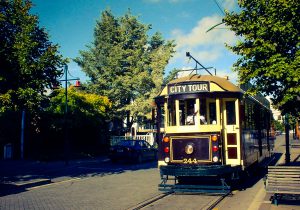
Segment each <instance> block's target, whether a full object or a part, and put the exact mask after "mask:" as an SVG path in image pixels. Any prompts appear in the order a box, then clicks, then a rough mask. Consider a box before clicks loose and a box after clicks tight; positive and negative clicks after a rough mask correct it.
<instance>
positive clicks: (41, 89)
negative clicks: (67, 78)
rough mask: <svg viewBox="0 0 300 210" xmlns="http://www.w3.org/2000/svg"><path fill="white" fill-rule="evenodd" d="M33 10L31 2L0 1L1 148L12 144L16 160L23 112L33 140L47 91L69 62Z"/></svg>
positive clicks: (25, 0)
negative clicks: (24, 111)
mask: <svg viewBox="0 0 300 210" xmlns="http://www.w3.org/2000/svg"><path fill="white" fill-rule="evenodd" d="M31 7H32V3H31V2H30V1H29V0H1V1H0V40H1V41H0V124H1V128H0V146H1V147H2V145H3V144H5V143H8V142H9V143H12V144H13V147H14V148H15V150H14V153H13V154H14V156H15V157H17V156H18V152H19V151H18V150H17V148H20V146H19V144H20V141H19V136H20V125H21V111H22V110H26V117H25V119H26V121H25V128H26V129H25V130H26V131H25V138H26V136H29V135H30V138H28V139H31V138H33V135H34V134H36V133H38V132H39V131H40V129H39V119H40V112H41V111H42V110H43V108H44V104H45V102H47V100H48V97H47V95H46V94H45V92H46V89H47V88H49V87H51V86H52V84H53V83H57V80H56V79H57V77H59V75H60V74H61V73H62V70H60V69H61V67H63V65H64V64H65V62H66V61H65V60H64V59H63V58H62V56H61V55H60V54H59V52H58V45H55V44H52V43H51V42H50V41H49V38H48V34H47V33H46V32H45V29H44V28H41V27H39V25H38V24H39V22H38V17H37V16H36V15H32V14H30V9H31ZM8 122H9V123H8ZM25 141H26V144H25V147H27V146H29V144H27V143H28V141H27V140H25ZM25 150H26V148H25Z"/></svg>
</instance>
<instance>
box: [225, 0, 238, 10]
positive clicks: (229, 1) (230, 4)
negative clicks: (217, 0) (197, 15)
mask: <svg viewBox="0 0 300 210" xmlns="http://www.w3.org/2000/svg"><path fill="white" fill-rule="evenodd" d="M236 3H237V1H236V0H222V2H221V5H222V7H223V8H224V9H227V10H229V11H231V10H234V9H235V8H236Z"/></svg>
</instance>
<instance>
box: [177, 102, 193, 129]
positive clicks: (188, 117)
mask: <svg viewBox="0 0 300 210" xmlns="http://www.w3.org/2000/svg"><path fill="white" fill-rule="evenodd" d="M195 104H196V100H195V99H187V100H179V122H180V125H195V118H196V114H197V112H196V110H195Z"/></svg>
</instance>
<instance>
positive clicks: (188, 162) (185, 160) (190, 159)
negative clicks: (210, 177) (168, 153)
mask: <svg viewBox="0 0 300 210" xmlns="http://www.w3.org/2000/svg"><path fill="white" fill-rule="evenodd" d="M197 162H198V161H197V159H196V158H183V163H185V164H193V163H197Z"/></svg>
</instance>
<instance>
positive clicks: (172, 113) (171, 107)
mask: <svg viewBox="0 0 300 210" xmlns="http://www.w3.org/2000/svg"><path fill="white" fill-rule="evenodd" d="M167 109H168V118H167V125H168V126H176V119H177V118H176V117H177V116H176V113H177V112H176V100H169V101H168V104H167Z"/></svg>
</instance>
